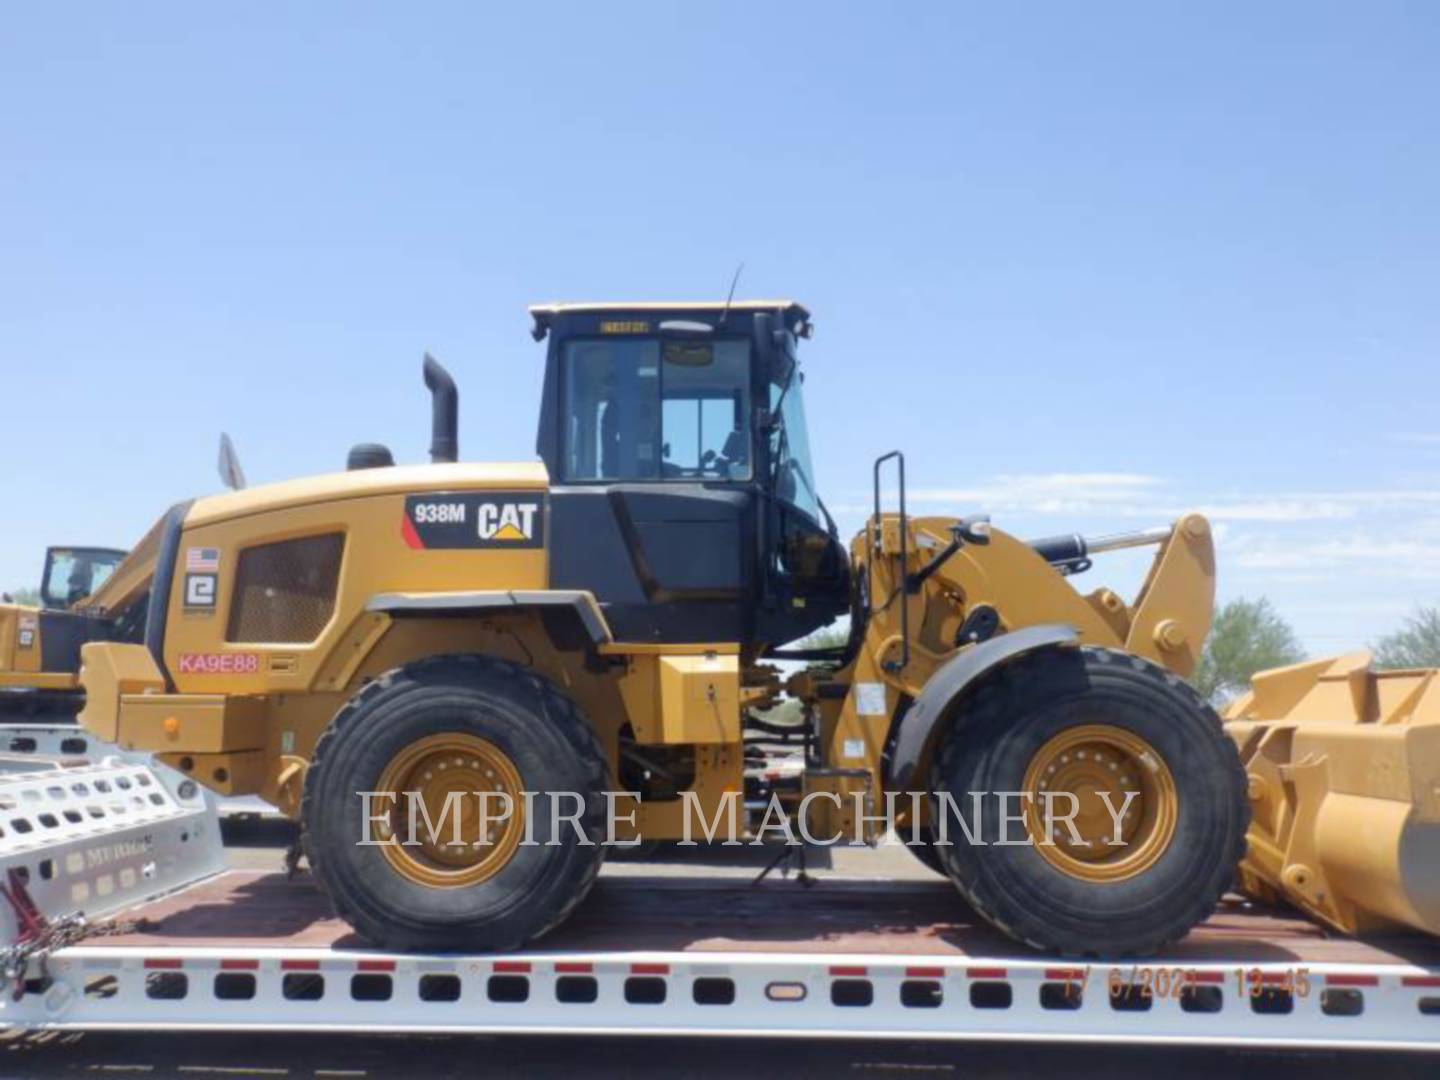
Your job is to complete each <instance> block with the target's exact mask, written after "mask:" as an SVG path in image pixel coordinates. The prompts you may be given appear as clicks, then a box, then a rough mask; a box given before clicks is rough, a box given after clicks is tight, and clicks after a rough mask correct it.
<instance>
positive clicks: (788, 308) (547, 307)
mask: <svg viewBox="0 0 1440 1080" xmlns="http://www.w3.org/2000/svg"><path fill="white" fill-rule="evenodd" d="M727 307H728V308H729V309H730V310H731V311H784V312H787V313H788V312H794V313H795V314H797V315H803V316H804V317H805V318H807V319H808V318H809V317H810V312H809V311H807V310H806V309H805V305H804V304H801V303H799V302H797V301H795V300H734V301H731V302H729V303H728V304H727V303H726V301H724V300H693V301H669V300H667V301H660V302H656V301H641V302H639V303H629V304H627V303H623V302H620V301H610V300H604V301H599V302H582V303H573V302H567V303H554V304H531V305H530V309H529V310H530V314H531V315H533V316H534V317H535V318H537V319H539V318H542V317H546V316H555V315H577V314H583V313H592V312H594V313H604V312H613V311H705V312H715V313H716V314H718V313H720V312H722V311H724V310H725V309H726V308H727Z"/></svg>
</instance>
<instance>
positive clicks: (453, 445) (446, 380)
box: [424, 353, 460, 463]
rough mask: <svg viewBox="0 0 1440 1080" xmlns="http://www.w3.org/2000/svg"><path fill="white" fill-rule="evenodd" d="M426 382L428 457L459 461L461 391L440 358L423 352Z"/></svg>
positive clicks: (440, 460)
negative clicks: (428, 391)
mask: <svg viewBox="0 0 1440 1080" xmlns="http://www.w3.org/2000/svg"><path fill="white" fill-rule="evenodd" d="M424 372H425V385H426V386H427V387H429V389H430V460H431V461H432V462H435V463H440V462H448V461H459V460H460V434H459V429H460V392H459V391H458V390H456V389H455V380H454V379H452V378H451V377H450V373H449V372H448V371H446V370H445V368H444V367H443V366H442V365H441V363H440V361H438V360H436V359H435V358H434V357H433V356H431V355H430V354H429V353H426V354H425V366H424Z"/></svg>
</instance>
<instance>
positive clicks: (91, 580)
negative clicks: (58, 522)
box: [40, 547, 126, 610]
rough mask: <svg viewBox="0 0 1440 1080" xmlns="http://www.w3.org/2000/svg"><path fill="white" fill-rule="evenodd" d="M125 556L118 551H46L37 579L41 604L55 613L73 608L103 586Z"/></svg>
mask: <svg viewBox="0 0 1440 1080" xmlns="http://www.w3.org/2000/svg"><path fill="white" fill-rule="evenodd" d="M125 555H126V553H125V552H124V551H121V550H119V549H117V548H97V547H51V548H46V549H45V571H44V573H43V574H42V575H41V578H40V602H41V605H42V606H43V607H45V608H51V609H55V610H64V609H67V608H70V607H72V606H74V605H75V604H76V603H78V602H79V601H81V600H84V599H85V598H86V597H87V596H89V595H90V594H91V593H93V592H95V591H96V590H97V589H99V588H100V586H101V585H103V584H105V582H106V581H107V580H108V579H109V577H110V575H111V574H113V573H114V572H115V568H116V567H117V566H119V565H120V563H121V562H123V561H124V559H125Z"/></svg>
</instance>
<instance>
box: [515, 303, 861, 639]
mask: <svg viewBox="0 0 1440 1080" xmlns="http://www.w3.org/2000/svg"><path fill="white" fill-rule="evenodd" d="M531 314H532V316H533V318H534V320H535V329H534V334H535V336H536V338H537V339H541V340H548V346H547V352H546V371H545V387H544V395H543V403H542V406H541V414H540V429H539V435H538V439H537V450H538V452H539V455H540V457H541V459H542V460H543V461H544V462H545V464H546V466H547V468H548V469H549V471H550V476H551V484H552V486H551V495H550V534H549V535H550V543H549V554H550V579H551V587H552V588H557V589H562V588H570V589H588V590H590V591H592V592H593V593H594V594H595V595H596V598H597V599H598V600H599V602H600V604H601V606H602V608H603V609H604V611H605V614H606V617H607V618H608V620H609V622H610V625H611V628H612V630H613V631H614V633H615V635H616V637H617V639H619V640H622V641H634V642H666V643H719V642H737V643H739V644H741V645H743V646H747V647H760V646H767V645H769V646H778V645H781V644H784V643H786V642H789V641H793V640H794V639H796V638H799V637H802V636H804V635H805V634H807V633H809V632H810V631H812V630H814V629H816V628H818V627H820V626H824V625H826V624H827V623H829V622H830V621H832V620H833V619H834V618H835V617H836V616H837V615H838V614H840V613H842V612H844V611H845V610H847V609H848V606H849V581H848V563H847V560H846V557H845V552H844V549H843V547H842V546H841V545H840V543H839V541H838V539H837V538H836V536H835V532H834V526H833V524H832V523H831V522H830V521H829V517H828V515H827V514H826V512H825V510H824V508H823V505H822V504H821V502H820V498H819V495H818V493H817V492H816V489H815V483H814V471H813V468H812V465H811V459H810V450H809V443H808V438H807V432H806V428H805V415H804V404H803V398H804V393H803V377H802V374H801V371H800V364H799V360H798V359H797V355H796V343H797V341H798V340H799V339H800V338H801V337H803V336H806V335H808V333H809V326H810V323H809V315H808V313H807V312H806V311H805V309H804V308H802V307H801V306H800V305H798V304H793V303H789V302H783V301H776V302H751V303H735V304H732V305H729V306H728V308H727V306H726V305H724V304H695V305H634V306H623V305H568V304H567V305H555V306H547V307H537V308H532V309H531Z"/></svg>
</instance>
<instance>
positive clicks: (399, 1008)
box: [0, 870, 1440, 1049]
mask: <svg viewBox="0 0 1440 1080" xmlns="http://www.w3.org/2000/svg"><path fill="white" fill-rule="evenodd" d="M132 915H133V916H134V917H137V918H139V919H141V920H143V922H142V923H141V925H140V926H138V927H137V928H136V929H135V930H134V932H131V933H128V934H125V935H123V936H116V937H106V938H103V939H99V940H97V941H95V942H92V943H85V944H80V945H76V946H72V947H69V948H66V949H63V950H61V951H59V952H57V953H55V954H54V956H53V957H52V958H51V959H50V961H49V964H48V972H47V973H46V975H45V977H43V978H37V977H35V974H34V973H32V977H31V979H30V981H29V982H28V983H27V992H26V993H25V994H24V995H23V996H22V997H20V998H19V999H17V1000H13V1001H6V1002H4V1003H3V1005H0V1010H3V1013H4V1016H5V1022H6V1023H7V1024H9V1025H12V1026H18V1027H24V1028H28V1029H32V1030H54V1029H126V1028H143V1029H170V1030H180V1029H197V1030H225V1029H229V1030H234V1029H259V1030H267V1031H272V1030H292V1031H293V1030H300V1031H336V1030H356V1031H360V1030H364V1031H415V1032H420V1031H425V1032H492V1033H495V1032H529V1033H536V1032H548V1033H553V1034H586V1033H620V1032H630V1033H636V1034H642V1033H648V1034H672V1035H673V1034H695V1035H719V1034H734V1035H767V1036H797V1037H808V1038H816V1037H825V1036H834V1037H852V1038H853V1037H866V1036H870V1037H879V1038H887V1037H905V1038H916V1037H919V1038H936V1039H1025V1040H1045V1041H1056V1040H1059V1041H1075V1042H1084V1041H1104V1042H1139V1043H1169V1042H1176V1043H1200V1044H1205V1043H1209V1044H1224V1045H1237V1044H1258V1045H1271V1046H1322V1045H1329V1046H1350V1047H1368V1048H1385V1049H1440V942H1434V941H1430V940H1427V939H1423V938H1419V937H1396V938H1389V939H1375V940H1369V941H1363V942H1362V941H1355V940H1350V939H1345V938H1340V937H1337V936H1333V935H1330V934H1328V933H1326V932H1325V931H1324V930H1322V929H1321V928H1319V927H1317V926H1316V925H1314V924H1313V923H1311V922H1309V921H1307V920H1305V919H1302V918H1300V917H1298V916H1295V915H1291V914H1287V913H1283V912H1270V911H1264V910H1261V909H1259V908H1257V907H1255V906H1254V905H1252V904H1250V903H1249V902H1247V901H1244V900H1241V899H1239V898H1233V899H1231V900H1227V902H1226V903H1225V904H1224V905H1222V907H1221V909H1220V910H1219V911H1217V913H1216V914H1215V915H1214V916H1213V917H1212V918H1211V919H1210V920H1209V921H1208V922H1206V923H1205V924H1204V925H1203V926H1201V927H1199V928H1197V929H1196V930H1195V931H1194V932H1193V933H1191V934H1190V935H1189V936H1188V937H1186V938H1185V939H1184V940H1183V941H1181V942H1180V943H1178V944H1177V945H1176V946H1175V947H1174V948H1172V949H1171V950H1169V951H1168V952H1167V953H1165V954H1164V955H1163V956H1158V957H1153V958H1147V959H1145V960H1143V961H1138V962H1132V961H1128V960H1127V961H1124V962H1118V963H1102V962H1084V961H1074V960H1064V961H1061V960H1056V959H1053V958H1052V959H1046V958H1043V957H1037V956H1036V954H1034V953H1032V952H1029V951H1028V950H1026V949H1024V948H1023V947H1020V946H1017V945H1016V944H1014V943H1013V942H1010V941H1008V940H1007V939H1004V938H1002V937H1000V936H999V935H998V934H996V933H995V932H994V931H993V930H991V929H989V928H988V927H987V926H985V925H984V924H983V922H981V921H980V920H978V919H976V918H974V917H973V916H972V915H971V914H970V913H969V912H968V910H967V908H966V907H965V905H964V904H963V902H962V901H961V900H960V898H959V897H958V896H957V895H956V893H955V890H954V889H953V888H952V887H951V886H950V885H949V884H948V883H946V882H944V881H940V880H938V879H937V880H936V881H934V882H928V881H909V882H884V881H874V880H846V879H837V878H833V877H832V878H824V879H821V880H819V881H817V882H815V883H814V884H813V885H812V886H810V887H802V886H800V885H798V884H797V883H795V882H794V881H782V880H773V879H772V880H767V881H765V882H763V883H761V884H759V885H751V884H750V883H748V882H747V881H745V880H743V879H735V878H728V879H723V878H722V879H705V880H697V879H684V880H677V879H675V878H667V877H659V876H656V877H651V876H646V875H645V874H644V873H643V870H642V871H640V872H639V873H638V874H631V875H629V876H624V877H609V878H602V880H601V881H600V883H599V884H598V886H597V887H596V889H595V890H594V892H593V893H592V895H591V896H590V897H589V898H588V899H587V900H586V902H585V903H584V904H583V905H582V906H581V908H580V909H579V910H578V911H577V912H576V914H575V915H574V916H573V917H572V918H571V919H570V920H569V922H568V923H567V924H566V925H564V926H562V927H560V928H559V929H557V930H556V931H555V932H554V933H552V934H550V935H549V936H547V937H546V938H545V939H544V941H543V942H542V947H540V948H536V949H533V950H530V951H527V952H525V953H522V954H507V955H502V956H475V955H442V954H424V955H403V954H390V953H380V952H375V951H372V950H368V949H366V948H365V947H364V946H363V943H362V942H360V941H359V940H358V939H357V938H356V937H355V935H354V934H353V933H352V932H351V931H350V929H349V927H348V926H346V925H345V924H344V923H342V922H340V921H339V920H337V919H335V918H333V917H332V916H330V915H329V913H328V910H327V908H326V904H325V901H324V898H323V897H322V896H321V894H320V892H319V890H318V889H317V888H316V887H315V886H314V885H313V884H312V883H311V882H310V881H309V880H308V879H307V878H305V877H304V876H303V875H302V876H301V877H298V878H296V879H294V880H287V879H286V877H285V876H284V875H283V874H279V873H262V872H254V871H248V872H247V871H229V872H226V873H224V874H222V875H220V876H218V877H215V878H211V879H209V880H207V881H205V882H202V883H200V884H198V885H194V886H192V887H190V888H188V889H186V890H184V891H183V892H181V893H178V894H175V895H172V896H170V897H167V898H164V899H161V900H158V901H154V902H152V903H150V904H148V905H145V906H144V907H142V908H140V909H139V910H137V911H136V912H133V913H132Z"/></svg>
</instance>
